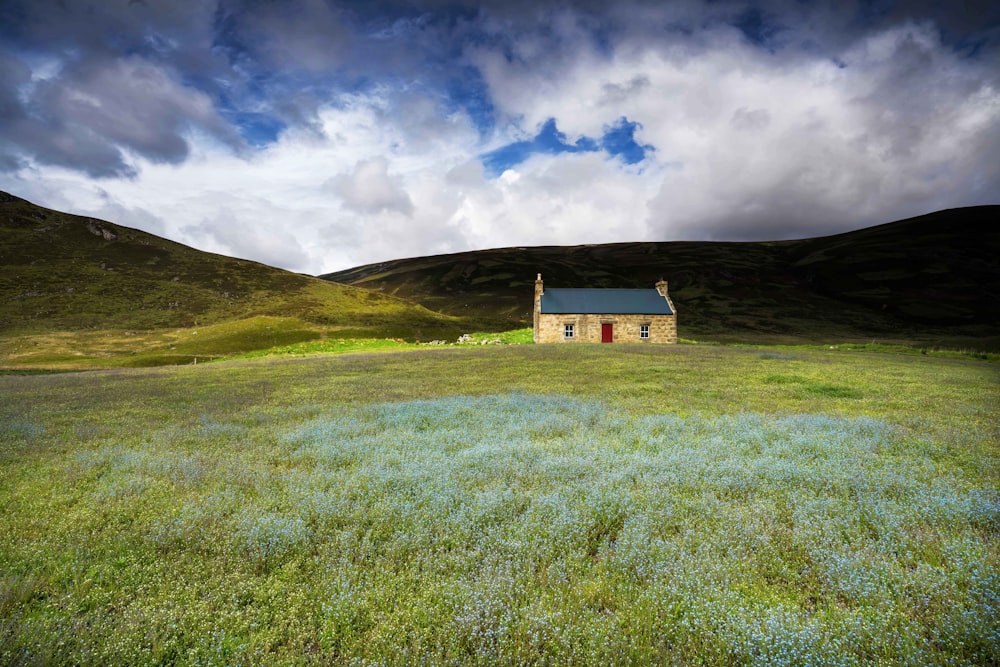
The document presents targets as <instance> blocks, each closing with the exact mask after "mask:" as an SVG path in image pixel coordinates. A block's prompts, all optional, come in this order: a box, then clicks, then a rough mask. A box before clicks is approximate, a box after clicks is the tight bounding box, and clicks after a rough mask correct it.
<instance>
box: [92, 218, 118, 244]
mask: <svg viewBox="0 0 1000 667" xmlns="http://www.w3.org/2000/svg"><path fill="white" fill-rule="evenodd" d="M87 231H88V232H90V233H91V234H93V235H94V236H100V237H101V238H103V239H104V240H105V241H117V240H118V234H116V233H115V232H114V230H112V229H111V228H110V227H107V226H105V225H103V224H101V222H100V221H98V220H88V221H87Z"/></svg>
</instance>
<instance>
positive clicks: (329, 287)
mask: <svg viewBox="0 0 1000 667" xmlns="http://www.w3.org/2000/svg"><path fill="white" fill-rule="evenodd" d="M101 230H103V231H104V232H108V233H109V234H110V235H111V236H110V237H105V236H103V235H102V234H101V233H100V232H101ZM95 231H97V232H98V233H95ZM261 317H270V318H283V319H285V320H288V321H295V322H297V323H298V325H299V326H300V328H313V329H316V328H323V329H332V328H337V329H347V328H355V329H360V330H362V331H363V332H364V333H363V335H365V336H369V337H371V336H389V337H393V336H396V337H402V336H404V335H406V336H417V337H419V336H440V335H443V334H447V335H450V336H457V335H458V334H459V333H460V332H461V330H462V329H463V328H465V327H467V325H466V324H465V323H464V321H463V320H462V319H461V318H456V317H449V316H445V315H441V314H438V313H432V312H431V311H429V310H427V309H426V308H423V307H421V306H418V305H415V304H413V303H409V302H407V301H404V300H402V299H399V298H395V297H392V296H389V295H385V294H380V293H377V292H373V291H370V290H364V289H356V288H351V287H346V286H344V285H336V284H333V283H330V282H327V281H324V280H319V279H317V278H313V277H310V276H305V275H300V274H297V273H292V272H290V271H283V270H281V269H276V268H273V267H270V266H265V265H263V264H259V263H257V262H251V261H246V260H240V259H234V258H232V257H224V256H221V255H214V254H212V253H207V252H202V251H199V250H196V249H194V248H190V247H187V246H184V245H181V244H179V243H174V242H172V241H168V240H167V239H164V238H160V237H158V236H155V235H153V234H147V233H145V232H142V231H139V230H137V229H131V228H129V227H123V226H121V225H115V224H113V223H110V222H104V221H99V220H93V219H90V218H85V217H82V216H75V215H69V214H66V213H60V212H58V211H52V210H49V209H45V208H42V207H40V206H35V205H34V204H31V203H30V202H26V201H24V200H21V199H18V198H16V197H12V196H10V195H7V194H6V193H0V337H2V338H3V339H10V338H17V339H30V338H38V337H45V336H50V335H52V334H53V333H54V332H62V333H64V334H67V335H69V334H77V333H79V334H81V335H82V336H84V337H87V336H88V335H92V334H94V333H95V332H100V333H102V334H103V333H105V332H109V331H113V330H117V331H123V330H124V331H134V332H145V333H146V334H155V335H161V334H165V333H166V332H169V331H170V330H173V329H197V328H199V327H206V326H215V325H225V324H228V325H230V326H233V327H235V328H241V327H243V328H247V327H249V328H252V327H253V323H254V321H255V320H257V319H258V318H261ZM133 342H134V341H133ZM250 342H252V341H249V340H248V339H247V338H246V336H244V335H243V334H237V338H236V339H235V340H233V341H231V344H229V345H222V347H223V348H225V349H224V350H222V351H221V352H211V351H204V350H198V351H196V352H193V353H192V354H207V355H211V354H215V353H225V354H233V353H236V352H238V351H240V350H243V351H245V350H247V349H255V348H246V347H239V346H245V345H247V344H248V343H250ZM265 342H266V341H265ZM286 342H291V341H286ZM234 346H235V347H234ZM156 356H157V358H158V359H163V358H166V357H167V356H169V355H168V353H165V352H159V353H157V354H156Z"/></svg>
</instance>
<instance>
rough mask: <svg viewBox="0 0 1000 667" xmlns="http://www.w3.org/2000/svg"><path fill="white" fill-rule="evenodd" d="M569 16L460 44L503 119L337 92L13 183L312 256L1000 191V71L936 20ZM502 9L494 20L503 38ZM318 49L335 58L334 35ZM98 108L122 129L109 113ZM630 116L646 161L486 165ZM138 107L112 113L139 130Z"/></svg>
mask: <svg viewBox="0 0 1000 667" xmlns="http://www.w3.org/2000/svg"><path fill="white" fill-rule="evenodd" d="M695 4H697V3H695ZM692 6H694V5H692ZM645 11H653V10H652V9H649V8H646V10H645ZM678 11H680V10H678ZM685 11H687V10H685ZM557 14H558V15H557V16H556V19H557V20H555V21H554V22H553V24H552V26H551V30H552V32H551V34H549V35H547V36H545V35H538V34H534V35H528V36H526V37H525V38H524V39H514V40H513V47H515V52H514V53H513V54H511V53H508V52H506V51H504V48H502V47H501V46H496V45H494V44H492V43H491V42H490V41H489V40H481V41H478V42H475V43H476V44H478V46H474V47H472V46H467V47H466V50H465V52H464V53H465V55H464V61H463V62H464V63H465V64H469V65H474V66H475V67H477V68H478V71H479V72H480V73H481V74H482V76H483V80H484V81H485V84H486V86H487V89H488V92H489V100H490V102H491V103H492V104H493V105H494V108H495V110H496V114H497V118H498V119H499V125H498V127H497V128H496V129H495V131H493V133H492V134H491V135H490V136H485V137H481V136H480V135H479V133H478V132H477V129H476V126H475V123H474V122H473V121H472V120H471V119H470V118H469V117H468V116H467V115H466V114H465V113H464V112H463V111H461V110H456V109H455V108H453V107H451V106H449V105H448V104H447V103H445V102H443V101H442V98H441V94H440V91H437V90H435V89H433V88H432V87H429V86H425V85H422V84H421V82H420V81H418V80H413V81H404V82H400V81H394V82H393V83H392V84H389V83H386V84H384V85H377V86H372V87H370V88H369V89H366V92H353V93H350V94H339V95H338V94H334V93H331V94H330V95H331V97H330V99H329V101H328V103H327V104H326V105H324V106H320V107H319V108H318V110H317V111H316V114H315V118H314V121H315V122H314V123H313V124H312V125H311V126H309V127H305V126H298V127H297V126H294V125H293V126H291V127H289V128H288V129H286V130H285V131H283V132H282V133H281V135H280V137H279V138H278V140H277V142H276V143H274V144H272V145H270V146H268V147H267V148H266V149H262V150H259V151H257V152H255V153H252V154H251V153H244V154H234V152H233V150H232V149H231V147H230V146H227V145H224V144H223V143H222V142H220V140H219V139H213V138H212V137H210V136H208V135H207V132H208V131H211V130H206V131H204V132H203V133H202V134H197V133H191V132H187V133H184V132H181V130H177V127H180V126H179V125H176V126H172V127H173V129H174V130H176V131H177V132H179V133H180V134H178V136H183V140H184V141H185V142H186V144H187V146H189V148H190V152H189V154H188V156H187V158H186V159H185V160H184V161H183V162H181V163H177V164H166V163H163V162H162V160H161V161H160V162H156V161H155V158H147V157H143V156H142V155H139V154H136V153H135V152H128V151H126V152H125V153H124V155H125V157H126V158H127V160H128V163H129V164H130V165H135V167H136V170H137V173H136V176H135V177H134V178H133V179H131V180H127V179H106V180H102V181H99V182H95V181H93V180H90V179H88V178H87V177H86V176H83V175H81V174H80V173H79V172H75V171H71V170H68V169H65V168H59V167H52V166H45V165H41V164H37V163H31V164H30V166H29V167H28V168H26V169H23V170H22V171H20V172H19V173H16V174H10V173H8V174H6V175H0V187H3V188H5V189H10V190H12V191H13V192H15V193H16V194H19V195H22V196H26V197H28V198H29V199H33V200H34V201H37V202H39V203H41V204H43V205H49V206H53V207H55V208H60V209H63V210H71V211H74V212H80V213H85V214H89V215H96V216H104V217H108V218H111V219H113V220H114V221H116V222H119V223H121V224H125V225H133V226H137V227H140V228H142V229H146V230H147V231H151V232H153V233H157V234H163V235H165V236H168V237H169V238H172V239H174V240H177V241H180V242H184V243H189V244H194V245H196V246H197V247H201V248H204V249H206V250H211V251H215V252H221V253H225V254H231V255H236V256H241V257H246V258H250V259H255V260H258V261H264V262H267V263H270V264H274V265H277V266H281V267H284V268H289V269H294V270H298V271H304V272H310V273H320V272H327V271H332V270H336V269H342V268H347V267H350V266H354V265H358V264H362V263H367V262H375V261H382V260H387V259H393V258H399V257H412V256H419V255H427V254H436V253H444V252H455V251H461V250H467V249H474V248H488V247H500V246H518V245H548V244H577V243H604V242H617V241H634V240H674V239H739V238H747V239H748V238H758V239H760V238H777V237H786V238H787V237H789V236H810V235H815V234H817V233H826V232H834V231H843V230H846V229H848V228H851V227H856V226H859V225H862V224H874V223H879V222H886V221H889V220H892V219H896V218H901V217H905V216H909V215H916V214H920V213H926V212H929V211H932V210H936V209H940V208H946V207H950V206H959V205H971V204H979V203H995V197H996V196H997V188H998V184H1000V171H998V170H1000V162H998V161H997V160H996V155H997V154H1000V83H998V82H1000V77H998V75H997V72H995V71H993V70H991V69H990V68H989V66H988V65H987V64H985V63H983V62H978V61H976V60H973V59H965V60H963V59H962V58H960V57H959V56H958V55H957V54H956V53H954V51H952V50H950V49H949V48H948V47H946V46H944V45H943V44H942V43H941V41H940V39H939V36H938V34H937V33H936V29H935V27H934V26H933V25H932V24H927V23H913V24H901V25H896V26H894V27H891V28H889V29H885V30H880V31H877V32H874V33H872V34H870V35H868V36H863V37H861V38H859V39H856V40H854V41H850V40H843V41H842V43H843V47H842V48H841V47H838V48H840V50H839V51H836V52H835V53H826V54H823V53H821V52H820V51H819V50H818V49H807V48H803V49H801V50H798V51H796V50H794V48H793V47H789V49H790V50H789V51H787V52H785V53H783V54H782V55H781V57H778V56H776V55H775V54H772V53H769V52H767V51H766V50H763V49H760V48H757V47H755V46H754V45H752V44H750V43H749V42H748V41H747V40H746V39H745V37H743V36H742V35H741V33H739V31H737V30H736V29H734V28H728V27H709V28H707V29H704V30H699V31H696V32H694V33H692V34H687V33H685V32H684V31H680V30H678V32H676V33H675V34H674V33H671V34H670V35H669V37H668V38H663V37H661V38H658V39H657V40H654V39H652V38H650V37H649V35H648V34H647V33H644V32H642V27H641V25H640V24H641V23H642V21H643V19H642V18H641V17H640V18H635V17H632V18H630V19H629V20H632V21H634V23H633V24H627V25H628V26H629V27H628V29H626V30H623V31H620V32H617V33H613V34H612V35H611V37H609V38H608V39H609V42H608V43H606V44H599V43H597V42H596V41H595V39H594V38H593V31H592V30H591V28H592V27H593V26H590V25H588V24H587V23H586V21H582V20H580V21H578V20H577V19H578V17H577V15H575V14H574V13H572V12H569V11H562V12H561V13H558V12H557ZM335 18H336V17H333V18H331V20H334V19H335ZM502 18H503V17H499V18H498V17H496V16H493V17H492V18H490V19H489V20H490V21H495V25H494V26H493V28H492V30H494V33H495V34H497V35H500V34H502V33H503V30H505V29H506V28H505V26H506V24H505V23H504V21H503V20H502ZM647 22H648V23H650V24H653V23H654V22H653V21H647ZM338 25H339V24H338ZM338 29H339V28H338ZM293 32H294V31H293ZM310 34H311V35H312V36H313V37H315V36H316V35H315V34H313V33H310ZM283 35H285V36H286V37H287V36H288V35H287V34H285V33H283ZM546 40H549V41H546ZM553 40H554V41H555V42H557V43H558V48H555V49H553V47H552V41H553ZM839 43H841V42H838V44H839ZM283 44H284V43H279V42H278V41H272V42H269V47H268V48H270V49H277V50H276V51H274V53H275V54H277V55H274V57H275V58H278V56H279V55H280V53H284V51H281V49H290V48H291V47H290V46H288V45H283ZM301 46H302V48H307V49H308V50H309V52H310V53H311V54H313V55H315V57H316V58H320V57H321V54H319V53H318V52H317V51H316V48H315V46H316V42H309V43H307V44H303V45H301ZM287 54H288V55H289V56H290V57H291V56H294V55H295V54H294V49H292V50H288V51H287ZM331 57H332V56H331ZM336 57H337V58H343V57H347V55H346V54H345V53H340V52H338V54H336ZM278 59H279V60H280V58H278ZM293 60H294V58H293ZM283 62H284V61H283ZM289 62H291V61H289ZM307 64H308V66H309V68H315V67H320V66H321V65H322V63H321V62H320V60H317V61H316V62H313V61H309V63H307ZM841 64H843V65H845V66H841ZM157 71H159V70H157ZM408 71H409V70H408ZM129 72H130V74H129V78H128V82H129V85H130V86H132V87H135V86H138V85H139V84H140V83H141V82H143V81H146V82H147V83H148V84H149V85H151V86H152V90H153V91H154V92H156V91H161V92H162V91H164V90H166V91H167V92H176V91H173V89H172V88H170V86H169V85H167V84H168V83H169V81H168V80H166V79H162V78H159V77H158V76H155V75H153V74H151V73H150V72H149V71H146V70H145V69H142V68H138V69H133V70H129ZM438 75H439V74H435V76H438ZM95 80H96V81H98V82H99V83H101V84H102V85H104V84H106V83H108V82H106V81H105V80H104V79H99V80H98V79H95ZM133 84H134V85H133ZM95 86H96V84H95ZM94 89H95V90H96V89H97V88H96V87H94ZM87 90H90V89H89V88H88V89H87ZM182 92H183V91H182ZM310 94H315V91H310ZM109 99H117V98H109ZM71 102H72V104H75V105H79V104H84V102H81V101H80V100H76V101H72V100H71ZM188 103H190V104H193V105H194V106H193V107H192V108H191V109H186V108H185V110H184V114H181V113H180V112H179V111H178V112H177V113H176V114H174V115H175V116H177V117H178V118H180V117H181V116H184V115H188V116H195V117H199V118H202V119H203V121H204V122H203V125H206V126H208V125H211V123H213V122H215V119H216V116H214V115H213V112H212V109H211V108H210V107H209V106H207V105H208V102H207V98H202V97H197V96H195V97H192V98H191V99H190V100H188ZM178 104H179V102H178ZM87 105H89V106H88V107H87V108H91V107H93V108H95V109H100V105H98V106H97V107H94V105H93V104H90V103H89V102H88V103H86V104H84V106H87ZM95 113H96V112H95ZM102 113H103V112H102ZM199 114H200V115H199ZM98 115H99V116H100V117H99V119H98V120H100V122H101V123H104V124H105V125H107V123H108V122H109V120H108V119H109V118H110V117H111V116H109V115H107V114H104V115H101V114H98ZM622 116H625V117H627V118H628V119H629V120H630V121H633V122H638V123H639V124H640V125H641V128H640V129H638V130H637V132H636V136H635V139H636V141H637V142H638V143H640V144H652V145H653V146H654V147H655V149H656V150H655V152H651V153H649V154H647V159H646V160H645V161H643V162H642V163H640V164H637V165H632V166H626V165H624V164H623V163H622V162H621V161H620V160H619V159H615V158H609V157H608V156H607V154H606V153H604V152H592V153H563V154H559V155H544V154H535V155H533V156H532V157H531V158H530V159H528V160H526V161H525V162H523V163H521V164H518V165H516V166H514V167H513V168H512V169H511V170H510V171H508V172H507V173H505V174H503V175H502V176H500V177H499V178H496V179H489V178H487V177H486V176H485V175H484V172H483V168H482V165H481V164H480V163H479V161H478V159H477V156H478V155H481V154H483V153H485V152H487V151H489V150H491V149H494V148H497V147H499V146H503V145H505V144H507V143H509V142H511V141H514V140H518V139H524V138H529V137H531V136H534V134H535V132H537V130H538V128H539V127H540V126H541V125H542V124H543V123H544V122H545V121H546V120H548V119H549V118H555V119H556V121H557V124H558V128H559V130H561V131H563V132H565V133H566V134H567V141H568V142H569V143H571V144H572V143H573V142H574V141H576V139H577V138H579V137H581V136H588V137H599V136H600V135H601V134H602V132H603V131H604V129H605V128H606V127H607V126H608V125H609V124H611V123H614V122H616V121H617V120H618V119H619V118H620V117H622ZM173 117H174V116H171V117H170V118H173ZM136 118H137V117H136V116H127V117H126V120H127V122H126V123H125V124H124V125H123V126H122V127H120V128H114V127H111V126H108V132H109V133H110V132H112V131H113V132H117V133H119V134H123V136H124V135H128V139H129V141H130V142H132V143H138V144H141V143H142V141H144V140H145V135H144V133H143V128H142V127H141V126H140V125H136ZM213 134H214V135H215V136H219V133H218V132H213ZM123 141H124V140H123Z"/></svg>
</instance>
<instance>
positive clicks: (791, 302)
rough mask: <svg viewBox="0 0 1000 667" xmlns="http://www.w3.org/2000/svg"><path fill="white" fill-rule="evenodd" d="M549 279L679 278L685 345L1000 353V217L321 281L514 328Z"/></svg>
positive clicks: (463, 260)
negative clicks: (876, 343)
mask: <svg viewBox="0 0 1000 667" xmlns="http://www.w3.org/2000/svg"><path fill="white" fill-rule="evenodd" d="M539 272H541V273H542V274H543V277H544V279H545V284H546V285H548V286H552V287H646V286H651V285H652V284H653V283H654V282H655V281H656V280H657V279H658V278H660V277H661V276H662V277H665V278H666V279H667V280H669V281H670V292H671V297H672V298H673V300H674V302H675V304H676V305H677V309H678V314H679V320H678V321H679V331H680V335H681V337H685V338H696V339H699V340H719V341H747V342H807V341H808V342H816V341H830V342H833V341H852V340H853V341H870V340H872V339H873V338H874V339H878V340H880V341H887V342H888V341H892V342H911V343H912V342H916V343H921V344H940V345H950V346H956V345H957V346H973V347H977V348H986V349H996V348H997V347H998V346H1000V338H998V336H1000V326H998V325H1000V306H998V304H1000V206H982V207H973V208H963V209H953V210H947V211H941V212H938V213H933V214H930V215H926V216H921V217H918V218H912V219H908V220H902V221H898V222H893V223H889V224H885V225H880V226H877V227H870V228H867V229H862V230H858V231H853V232H848V233H846V234H839V235H836V236H828V237H822V238H815V239H805V240H797V241H778V242H765V243H717V242H671V243H616V244H607V245H585V246H572V247H554V246H553V247H537V248H503V249H497V250H484V251H477V252H465V253H458V254H452V255H440V256H434V257H420V258H414V259H403V260H398V261H392V262H383V263H380V264H370V265H367V266H361V267H357V268H354V269H350V270H347V271H341V272H337V273H331V274H327V275H324V276H321V277H322V278H325V279H327V280H330V281H335V282H339V283H343V284H349V285H355V286H358V287H367V288H369V289H371V290H373V291H377V292H379V293H383V294H391V295H395V296H400V297H403V298H406V299H409V300H412V301H415V302H417V303H420V304H422V305H424V306H426V307H427V308H430V309H432V310H435V311H439V312H443V313H449V314H452V315H463V316H472V317H476V318H480V319H482V320H483V321H490V322H491V323H492V324H493V326H495V327H498V328H502V327H507V328H512V327H516V326H525V325H527V324H528V323H529V322H530V319H531V300H532V293H533V281H534V278H535V274H536V273H539Z"/></svg>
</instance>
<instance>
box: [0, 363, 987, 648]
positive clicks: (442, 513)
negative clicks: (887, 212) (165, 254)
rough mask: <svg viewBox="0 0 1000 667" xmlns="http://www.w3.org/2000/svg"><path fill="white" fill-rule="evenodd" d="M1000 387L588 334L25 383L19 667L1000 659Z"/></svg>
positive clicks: (17, 498)
mask: <svg viewBox="0 0 1000 667" xmlns="http://www.w3.org/2000/svg"><path fill="white" fill-rule="evenodd" d="M998 370H1000V367H998V366H997V364H996V363H995V362H994V361H991V360H982V359H975V358H941V357H934V356H930V355H929V356H921V355H898V354H882V353H876V352H868V351H858V350H845V349H796V350H791V349H778V348H774V349H768V348H759V349H754V348H739V347H727V346H698V345H678V346H663V347H653V346H583V345H580V346H481V347H480V346H466V347H455V348H447V349H444V348H443V349H430V348H425V349H420V350H416V351H400V352H387V353H381V354H347V355H339V356H321V357H308V358H271V359H252V360H239V361H228V362H218V363H213V364H199V365H197V366H184V367H174V368H155V369H118V370H109V371H95V372H87V373H66V374H54V375H33V376H15V375H8V376H0V465H2V468H0V470H2V476H0V507H2V512H0V662H2V663H4V664H15V665H22V664H23V665H33V664H100V665H146V664H185V665H238V664H269V665H270V664H348V665H381V664H388V665H395V664H453V665H460V664H461V665H464V664H482V665H494V664H511V665H513V664H516V665H527V664H548V665H562V664H572V665H577V664H583V665H590V664H594V665H607V664H623V665H624V664H635V665H643V664H667V665H670V664H676V665H873V664H884V665H989V664H998V663H1000V547H998V540H997V538H998V533H1000V491H998V480H1000V465H998V462H1000V458H998V443H1000V426H998V420H997V418H996V417H997V414H998V408H1000V383H998V380H1000V373H998Z"/></svg>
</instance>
